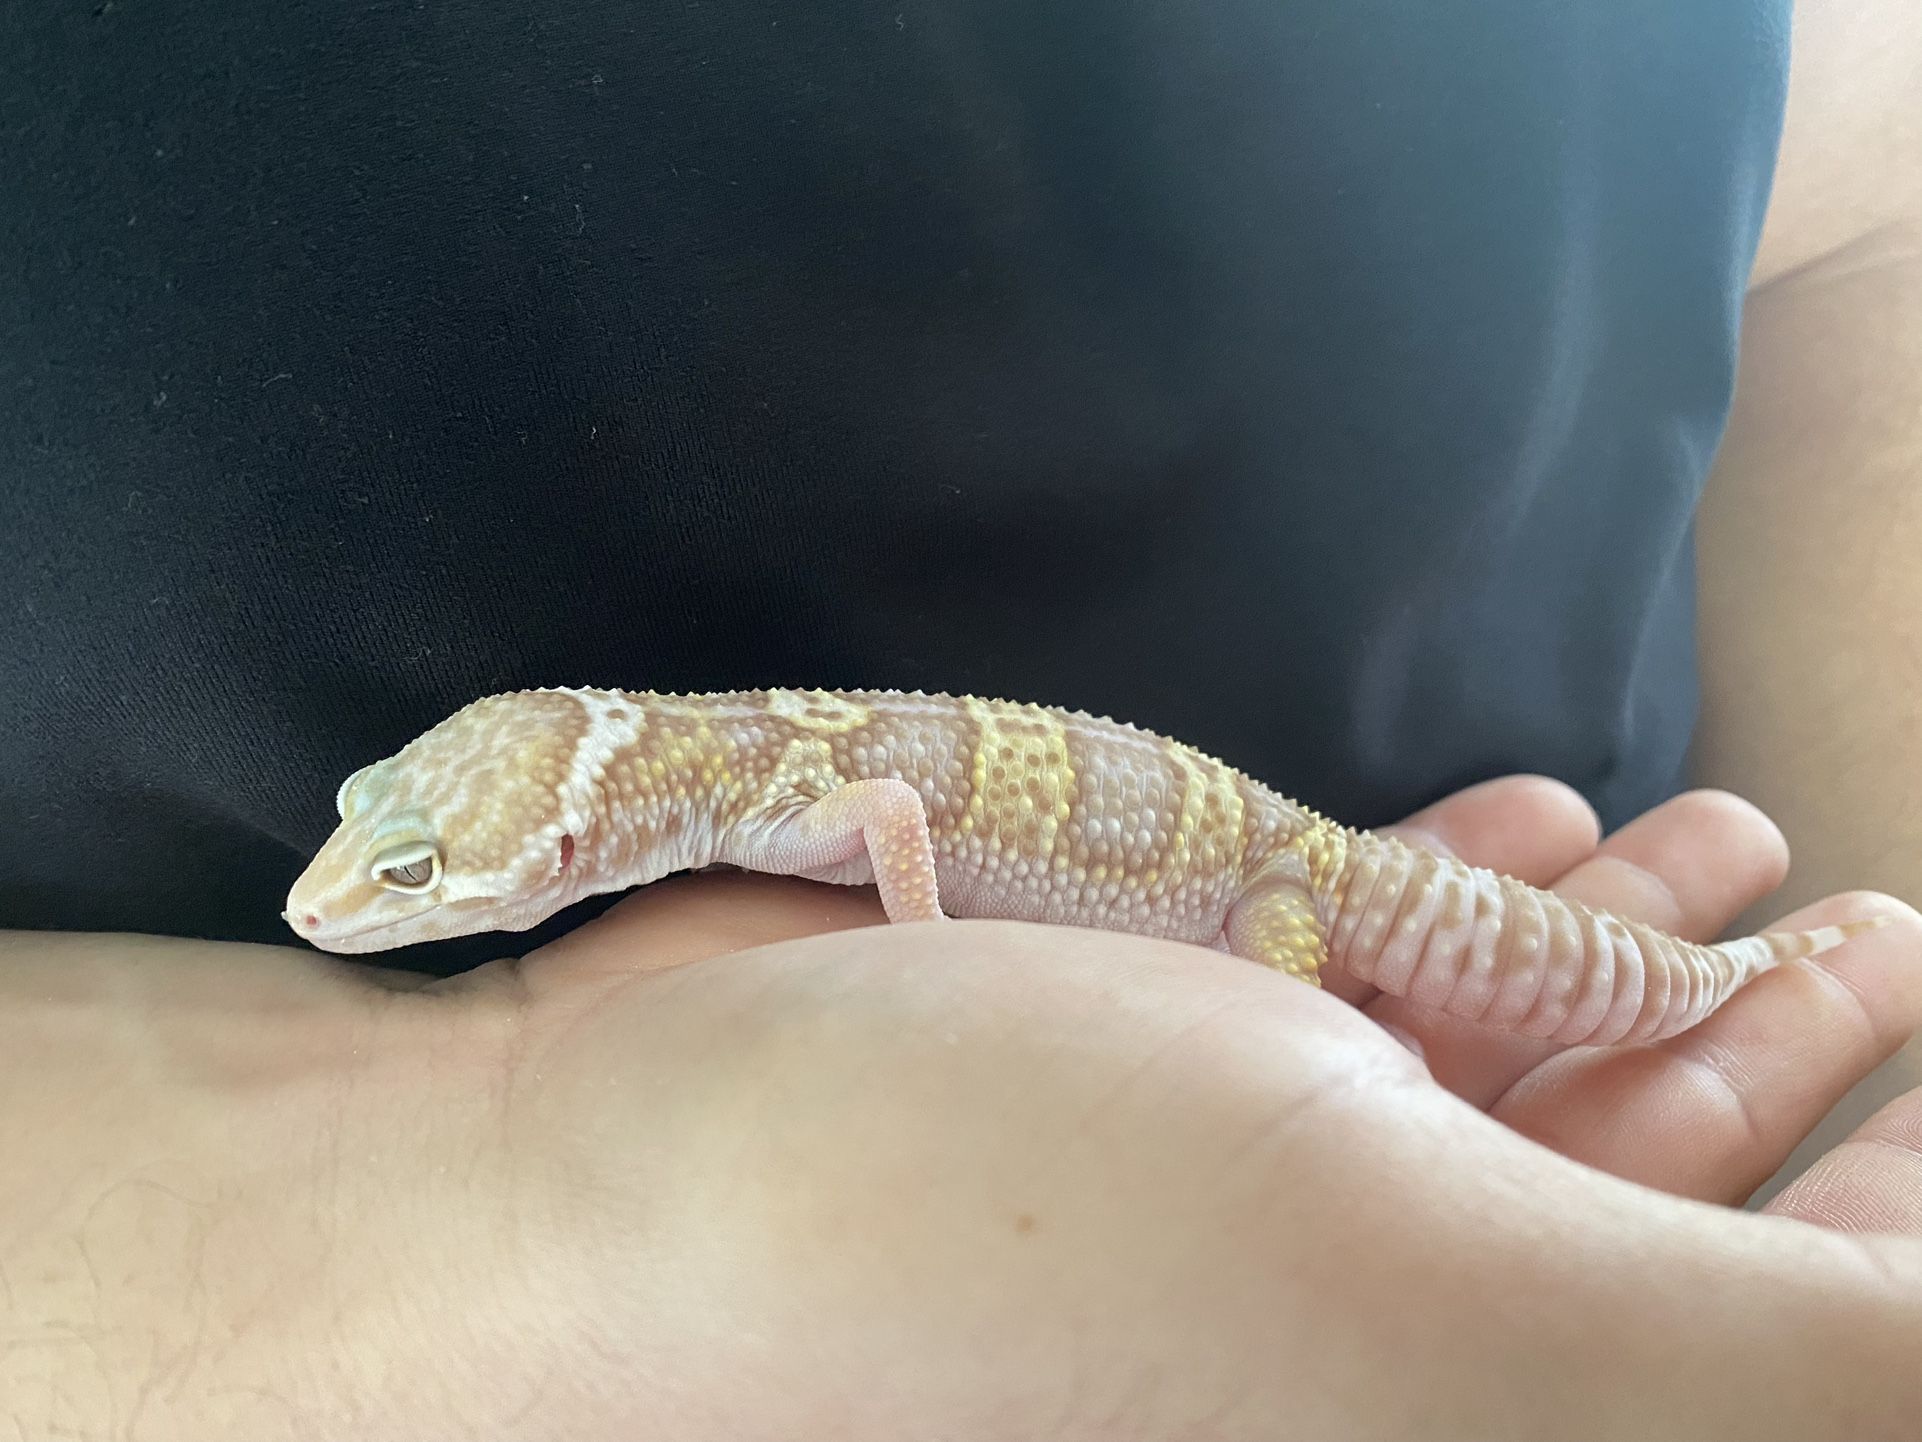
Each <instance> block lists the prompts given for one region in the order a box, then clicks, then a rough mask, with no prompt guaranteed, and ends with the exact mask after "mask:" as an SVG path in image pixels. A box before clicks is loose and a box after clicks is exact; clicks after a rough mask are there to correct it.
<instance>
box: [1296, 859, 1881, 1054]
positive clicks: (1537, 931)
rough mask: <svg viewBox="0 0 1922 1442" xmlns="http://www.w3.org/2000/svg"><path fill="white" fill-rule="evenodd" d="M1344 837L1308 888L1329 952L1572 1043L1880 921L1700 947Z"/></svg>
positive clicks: (1380, 981) (1473, 1014)
mask: <svg viewBox="0 0 1922 1442" xmlns="http://www.w3.org/2000/svg"><path fill="white" fill-rule="evenodd" d="M1346 841H1347V844H1346V846H1345V847H1344V848H1342V854H1339V855H1334V856H1329V857H1328V860H1330V861H1332V862H1333V866H1332V867H1331V868H1330V871H1331V872H1332V874H1328V873H1326V872H1324V873H1323V874H1322V875H1320V876H1318V877H1317V878H1316V880H1317V882H1318V883H1320V884H1318V885H1317V886H1316V887H1315V888H1314V897H1315V902H1316V909H1317V910H1318V911H1319V913H1320V914H1321V916H1322V918H1323V925H1324V927H1325V929H1326V931H1327V942H1328V956H1329V960H1330V961H1331V962H1333V963H1334V964H1335V965H1336V966H1339V967H1340V968H1342V969H1343V970H1344V971H1346V972H1348V973H1349V974H1350V975H1352V976H1355V977H1357V978H1359V979H1361V980H1363V981H1367V982H1370V983H1372V984H1373V985H1375V986H1378V987H1380V988H1381V989H1382V990H1383V991H1386V992H1389V993H1391V994H1393V995H1396V996H1405V997H1407V998H1409V999H1410V1000H1412V1001H1415V1002H1419V1003H1422V1004H1424V1005H1427V1006H1433V1007H1436V1008H1438V1009H1440V1010H1442V1011H1444V1012H1448V1013H1450V1014H1451V1015H1455V1016H1461V1017H1466V1018H1468V1019H1469V1020H1471V1021H1477V1022H1481V1023H1482V1024H1484V1025H1487V1026H1491V1027H1496V1028H1499V1029H1501V1030H1505V1031H1513V1032H1517V1033H1520V1034H1522V1035H1524V1036H1536V1037H1542V1038H1545V1039H1549V1040H1553V1041H1559V1042H1565V1043H1568V1044H1570V1045H1589V1046H1607V1045H1611V1044H1614V1043H1618V1042H1638V1041H1654V1040H1658V1039H1660V1038H1662V1037H1666V1036H1673V1035H1675V1034H1676V1033H1677V1032H1681V1031H1686V1030H1687V1029H1688V1028H1689V1027H1692V1026H1694V1025H1695V1024H1696V1023H1697V1022H1699V1021H1701V1020H1702V1018H1704V1017H1705V1016H1707V1015H1708V1014H1709V1013H1710V1012H1712V1011H1714V1010H1715V1008H1716V1007H1718V1006H1720V1005H1721V1004H1722V1002H1723V1001H1725V1000H1726V999H1727V998H1728V997H1729V996H1730V994H1731V993H1733V992H1734V991H1735V990H1736V988H1738V987H1740V986H1741V985H1743V984H1744V983H1745V982H1747V981H1749V980H1750V979H1751V978H1753V977H1756V976H1759V975H1760V974H1761V973H1763V972H1765V971H1768V970H1770V969H1772V968H1773V967H1776V966H1778V965H1780V964H1781V963H1782V962H1784V961H1788V960H1791V959H1792V958H1795V957H1801V956H1814V955H1816V954H1818V953H1820V952H1824V951H1828V950H1830V949H1831V948H1833V947H1837V946H1840V945H1841V944H1842V943H1843V942H1845V941H1847V940H1848V939H1849V938H1851V937H1854V936H1859V935H1861V934H1862V933H1863V932H1866V931H1873V930H1875V929H1876V928H1877V927H1880V926H1882V925H1883V924H1885V921H1886V918H1884V917H1879V916H1878V917H1871V918H1869V919H1867V920H1862V921H1850V922H1845V923H1843V924H1841V925H1839V926H1823V927H1817V928H1815V929H1814V930H1810V931H1793V932H1763V933H1761V934H1759V935H1756V936H1746V937H1742V938H1740V939H1738V940H1733V941H1724V942H1719V943H1716V944H1715V945H1712V946H1702V945H1698V944H1696V943H1694V942H1688V941H1683V940H1681V939H1679V938H1677V937H1673V936H1670V935H1668V934H1667V933H1665V932H1661V931H1657V930H1656V929H1655V928H1654V927H1652V926H1646V925H1643V924H1642V923H1640V922H1634V921H1624V920H1622V919H1620V918H1618V917H1615V916H1611V915H1609V914H1608V913H1606V912H1601V911H1596V910H1594V909H1592V908H1590V907H1586V906H1583V905H1581V904H1580V903H1578V902H1572V901H1567V900H1564V899H1563V898H1561V897H1559V896H1556V895H1554V894H1553V893H1552V892H1546V891H1539V890H1537V889H1536V888H1534V887H1532V886H1528V885H1526V884H1525V883H1523V882H1520V881H1516V880H1515V879H1514V878H1512V877H1507V876H1502V875H1499V874H1497V873H1496V872H1492V871H1488V870H1485V869H1482V868H1480V867H1471V866H1468V865H1466V864H1464V863H1463V862H1460V861H1457V860H1454V859H1452V858H1448V857H1442V856H1437V855H1434V854H1432V853H1430V852H1426V851H1420V850H1416V849H1414V848H1412V847H1408V846H1405V845H1403V844H1402V843H1400V842H1398V841H1395V840H1394V839H1392V838H1390V837H1385V836H1376V835H1373V834H1369V833H1360V834H1357V833H1349V835H1348V837H1347V838H1346ZM1331 850H1332V848H1331Z"/></svg>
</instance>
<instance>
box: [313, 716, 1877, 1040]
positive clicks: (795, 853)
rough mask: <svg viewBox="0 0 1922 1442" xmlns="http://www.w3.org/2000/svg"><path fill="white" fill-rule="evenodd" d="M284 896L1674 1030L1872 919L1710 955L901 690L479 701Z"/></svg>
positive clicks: (1140, 748)
mask: <svg viewBox="0 0 1922 1442" xmlns="http://www.w3.org/2000/svg"><path fill="white" fill-rule="evenodd" d="M335 804H336V810H337V811H338V813H339V817H340V823H339V825H338V826H337V827H336V829H335V831H334V833H333V834H332V835H331V836H330V837H329V838H328V839H327V841H326V843H325V844H324V845H323V846H322V847H321V849H320V850H319V852H318V853H317V854H316V855H315V856H314V858H313V859H312V861H311V862H310V863H309V864H308V866H307V867H306V869H305V870H304V871H303V872H302V874H301V876H300V877H299V879H298V880H297V881H296V882H295V884H294V886H293V887H292V889H291V890H290V892H289V894H288V897H287V906H286V911H285V916H286V919H287V921H288V923H289V925H290V926H292V927H293V929H294V930H295V931H296V932H297V933H298V934H300V935H301V936H303V937H305V938H306V939H307V940H308V941H310V942H311V943H313V944H314V945H315V946H317V947H320V948H322V949H324V950H328V951H334V952H343V953H362V952H371V951H380V950H385V949H388V948H392V947H396V946H402V945H407V944H411V943H414V942H420V941H428V940H434V939H439V938H444V937H452V936H460V935H467V934H472V933H475V932H481V931H518V930H525V929H526V928H528V927H531V926H534V925H537V924H538V923H539V922H541V921H543V920H545V919H546V918H547V917H549V916H551V915H553V914H554V913H555V912H557V911H559V910H561V909H562V908H564V907H566V906H569V905H571V904H573V903H574V902H576V901H578V900H581V899H582V898H584V897H587V896H590V895H596V894H600V893H605V892H610V891H619V890H626V889H628V888H630V887H634V886H642V885H646V884H647V883H648V882H651V881H655V880H658V879H659V878H661V877H663V876H666V875H668V874H670V873H672V872H677V871H686V870H696V869H699V868H702V867H706V866H710V865H715V864H726V865H732V866H737V867H741V868H744V869H748V870H756V871H767V872H775V873H781V874H786V875H794V876H801V877H806V878H809V879H811V880H815V881H820V882H827V883H836V884H842V885H868V884H873V885H875V886H876V887H877V888H878V890H879V892H880V897H881V902H882V905H883V907H884V908H885V910H886V912H887V915H888V918H889V920H890V921H893V922H913V921H936V920H940V919H942V918H943V917H1003V918H1012V919H1018V920H1026V921H1037V922H1050V923H1057V924H1062V925H1070V926H1083V927H1092V928H1096V929H1105V930H1115V931H1129V932H1136V933H1140V934H1143V935H1149V936H1159V937H1166V938H1171V939H1174V940H1179V941H1186V942H1192V943H1196V944H1199V945H1206V946H1213V947H1216V948H1219V949H1223V950H1226V951H1229V952H1232V953H1234V954H1235V955H1237V956H1242V957H1246V958H1248V959H1250V960H1253V961H1257V962H1260V963H1262V964H1264V965H1267V966H1271V967H1274V968H1275V969H1277V970H1280V971H1282V972H1285V973H1287V974H1289V975H1292V976H1296V977H1299V978H1301V979H1303V980H1306V981H1309V982H1315V981H1317V979H1318V974H1319V971H1320V968H1321V967H1322V966H1323V965H1325V964H1329V963H1333V964H1334V965H1337V966H1340V967H1342V968H1343V969H1345V970H1347V971H1348V972H1350V973H1351V974H1353V975H1355V976H1357V977H1360V978H1362V979H1363V980H1366V981H1372V982H1373V983H1374V984H1375V985H1377V986H1379V987H1381V988H1382V989H1383V990H1385V991H1388V992H1392V993H1395V994H1398V995H1406V996H1410V997H1413V998H1415V999H1417V1000H1420V1001H1424V1002H1427V1003H1430V1004H1432V1005H1435V1006H1438V1007H1441V1008H1442V1009H1444V1010H1446V1011H1449V1012H1451V1013H1454V1014H1456V1015H1461V1016H1465V1017H1469V1018H1472V1019H1475V1020H1478V1021H1480V1022H1482V1023H1483V1024H1485V1025H1489V1026H1492V1027H1496V1028H1500V1029H1504V1030H1509V1031H1515V1032H1520V1033H1524V1034H1527V1035H1534V1036H1544V1037H1551V1038H1555V1039H1558V1040H1561V1041H1566V1042H1586V1043H1589V1044H1606V1043H1611V1042H1621V1041H1627V1040H1639V1039H1649V1038H1654V1037H1659V1036H1666V1035H1669V1034H1672V1033H1674V1032H1677V1031H1680V1030H1683V1029H1685V1028H1686V1027H1688V1026H1691V1025H1693V1024H1695V1022H1697V1021H1699V1020H1700V1019H1701V1018H1702V1017H1703V1016H1705V1015H1707V1014H1708V1012H1709V1011H1711V1010H1713V1009H1714V1007H1715V1006H1717V1005H1719V1004H1720V1002H1721V1001H1722V1000H1723V999H1725V998H1726V997H1727V996H1728V995H1729V994H1730V993H1731V992H1732V991H1733V990H1734V989H1735V988H1736V987H1738V986H1740V985H1741V984H1742V983H1743V982H1745V981H1746V980H1748V979H1749V978H1750V977H1752V976H1754V975H1756V974H1757V973H1759V972H1761V971H1764V970H1767V969H1768V968H1769V967H1771V966H1774V965H1776V964H1777V963H1779V962H1780V961H1782V960H1784V959H1786V958H1788V957H1792V956H1800V955H1808V954H1812V953H1814V952H1817V951H1821V950H1825V949H1827V948H1829V947H1832V946H1835V945H1838V944H1840V942H1842V941H1843V940H1845V939H1846V938H1847V937H1848V936H1850V935H1852V934H1854V932H1856V931H1857V930H1861V929H1866V928H1867V927H1869V926H1872V925H1874V924H1876V923H1875V922H1874V921H1869V922H1860V923H1848V924H1846V925H1843V926H1836V927H1824V928H1821V929H1819V930H1815V931H1807V932H1796V933H1771V934H1764V935H1761V936H1755V937H1746V938H1741V939H1739V940H1735V941H1730V942H1724V943H1721V944H1718V945H1715V946H1700V945H1694V944H1691V943H1688V942H1684V941H1681V940H1678V939H1676V938H1674V937H1671V936H1667V935H1665V934H1664V933H1662V932H1659V931H1656V930H1654V929H1653V928H1650V927H1647V926H1644V925H1642V924H1640V923H1636V922H1629V921H1624V920H1621V919H1618V918H1616V917H1613V916H1609V915H1607V914H1606V913H1602V912H1597V911H1593V910H1590V909H1588V908H1584V907H1582V906H1579V905H1577V904H1574V903H1571V902H1567V901H1565V900H1563V899H1561V898H1559V897H1557V896H1555V895H1553V894H1552V893H1548V892H1543V891H1538V890H1536V889H1534V888H1532V887H1529V886H1526V885H1524V884H1523V883H1521V882H1519V881H1516V880H1514V879H1512V878H1509V877H1504V876H1500V875H1497V874H1496V873H1493V872H1490V871H1486V870H1482V869H1479V868H1474V867H1470V866H1466V865H1464V864H1462V863H1461V862H1459V861H1456V860H1454V859H1452V858H1446V857H1442V856H1438V855H1435V854H1432V853H1429V852H1426V851H1423V850H1421V849H1419V848H1415V847H1411V846H1407V845H1405V844H1403V843H1400V842H1398V841H1396V840H1393V839H1391V838H1387V837H1383V836H1379V835H1376V834H1373V833H1370V832H1366V831H1360V830H1356V829H1353V828H1350V827H1346V826H1342V825H1339V824H1337V823H1335V822H1333V821H1330V820H1328V819H1327V818H1325V817H1322V816H1320V815H1318V814H1317V813H1315V812H1314V811H1312V810H1310V809H1308V808H1306V807H1303V806H1300V805H1298V804H1296V803H1295V802H1293V801H1291V800H1289V799H1288V798H1287V797H1285V796H1283V795H1282V794H1280V793H1279V792H1277V791H1274V790H1272V789H1270V788H1269V787H1267V786H1265V785H1263V784H1261V783H1260V782H1258V781H1256V780H1254V779H1252V778H1251V777H1249V776H1247V775H1245V774H1243V773H1242V772H1240V771H1238V770H1236V769H1234V768H1232V767H1230V766H1228V765H1226V764H1224V763H1223V762H1221V761H1219V760H1216V759H1215V758H1213V757H1210V756H1207V755H1205V754H1203V753H1202V752H1200V751H1197V750H1195V749H1193V748H1191V747H1188V746H1185V745H1182V744H1180V743H1178V742H1175V741H1171V740H1168V739H1166V738H1164V737H1161V736H1158V735H1155V734H1153V733H1151V732H1148V731H1145V730H1141V729H1139V728H1137V727H1134V726H1131V725H1127V724H1125V723H1121V722H1116V721H1111V720H1107V719H1105V718H1099V717H1094V716H1089V715H1085V714H1083V713H1080V712H1073V711H1067V710H1062V709H1058V708H1054V707H1046V706H1037V705H1032V704H1023V703H1014V702H1008V701H996V700H984V699H980V698H976V697H967V696H947V695H925V694H922V693H920V692H915V693H912V694H910V693H904V692H891V691H866V692H833V691H801V690H783V689H775V690H763V691H742V692H727V693H712V694H704V695H661V694H655V693H648V692H628V691H611V690H590V689H566V688H549V689H543V690H534V691H519V692H512V693H507V694H503V695H497V696H490V697H485V698H483V699H481V700H478V701H475V702H473V703H472V704H470V705H468V706H466V707H464V708H462V709H461V710H460V711H458V712H456V713H455V714H454V715H452V716H450V717H448V718H447V719H446V720H444V721H442V722H441V723H440V724H439V725H437V726H435V727H434V728H432V729H431V730H429V731H427V732H426V733H424V734H423V735H421V736H419V737H418V738H416V739H415V740H414V741H412V742H411V743H409V744H408V745H407V746H406V747H404V748H402V749H401V750H400V751H399V752H397V753H395V754H394V755H392V756H390V757H387V758H386V759H384V760H381V761H378V762H375V763H373V764H371V765H369V766H366V767H363V768H361V769H360V770H359V771H356V772H355V773H353V774H352V775H351V776H349V777H348V778H347V780H346V781H345V782H343V783H342V784H341V786H340V788H339V792H338V794H337V796H336V801H335Z"/></svg>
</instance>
